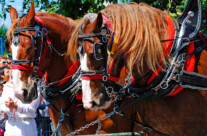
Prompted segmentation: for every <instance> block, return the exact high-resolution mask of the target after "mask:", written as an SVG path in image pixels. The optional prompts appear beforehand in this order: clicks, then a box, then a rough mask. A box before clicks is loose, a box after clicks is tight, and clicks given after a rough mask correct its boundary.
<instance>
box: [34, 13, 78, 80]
mask: <svg viewBox="0 0 207 136" xmlns="http://www.w3.org/2000/svg"><path fill="white" fill-rule="evenodd" d="M40 14H42V13H40ZM37 16H38V14H37ZM38 17H39V18H40V19H41V20H42V21H43V23H44V25H45V27H46V28H47V30H48V35H49V39H50V41H51V43H52V46H53V47H54V48H55V50H57V51H58V52H59V53H61V54H65V51H66V50H67V44H68V41H69V39H70V36H71V32H72V30H73V29H74V28H75V25H76V24H75V22H74V21H73V20H72V19H69V18H65V17H61V16H58V15H55V14H48V15H47V16H44V14H43V15H40V16H38ZM48 52H49V55H51V56H50V60H49V61H48V62H45V63H46V64H47V67H46V69H45V71H46V72H47V79H48V81H49V82H54V81H58V80H60V79H61V78H63V77H64V75H65V74H66V73H67V71H68V67H70V65H72V61H71V59H69V57H68V58H66V57H65V56H60V55H58V53H57V52H56V51H54V50H52V53H51V51H50V49H49V50H48ZM48 52H47V53H48ZM43 63H44V62H43Z"/></svg>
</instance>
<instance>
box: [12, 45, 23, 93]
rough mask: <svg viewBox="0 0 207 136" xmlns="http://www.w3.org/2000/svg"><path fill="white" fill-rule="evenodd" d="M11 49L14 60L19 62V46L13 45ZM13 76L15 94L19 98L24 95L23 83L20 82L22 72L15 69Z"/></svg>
mask: <svg viewBox="0 0 207 136" xmlns="http://www.w3.org/2000/svg"><path fill="white" fill-rule="evenodd" d="M11 48H12V59H13V60H17V53H18V46H15V45H14V44H12V46H11ZM12 76H13V83H14V93H15V94H16V95H19V96H21V95H23V94H22V81H21V80H20V78H21V72H20V70H18V69H13V70H12ZM22 97H23V96H22Z"/></svg>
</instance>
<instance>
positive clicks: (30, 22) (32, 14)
mask: <svg viewBox="0 0 207 136" xmlns="http://www.w3.org/2000/svg"><path fill="white" fill-rule="evenodd" d="M34 24H35V8H34V2H32V5H31V7H30V10H29V12H28V14H27V25H28V26H32V25H34Z"/></svg>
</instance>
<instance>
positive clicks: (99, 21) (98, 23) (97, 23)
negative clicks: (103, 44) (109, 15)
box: [93, 12, 103, 32]
mask: <svg viewBox="0 0 207 136" xmlns="http://www.w3.org/2000/svg"><path fill="white" fill-rule="evenodd" d="M102 23H103V18H102V14H101V12H99V13H98V16H97V18H96V20H95V21H94V22H93V24H94V32H98V31H100V29H101V26H102Z"/></svg>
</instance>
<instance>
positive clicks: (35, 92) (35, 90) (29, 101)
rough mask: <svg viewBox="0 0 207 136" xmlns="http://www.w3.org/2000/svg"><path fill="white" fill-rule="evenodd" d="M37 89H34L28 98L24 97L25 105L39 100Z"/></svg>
mask: <svg viewBox="0 0 207 136" xmlns="http://www.w3.org/2000/svg"><path fill="white" fill-rule="evenodd" d="M37 96H38V95H37V88H36V87H33V88H32V90H31V92H30V94H29V95H28V96H24V99H23V102H24V103H31V102H32V101H33V100H35V99H37Z"/></svg>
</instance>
